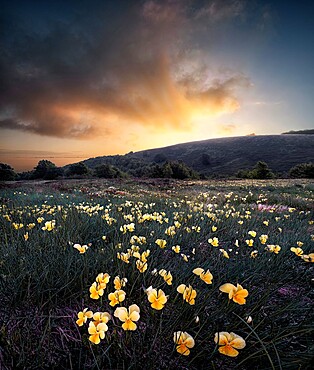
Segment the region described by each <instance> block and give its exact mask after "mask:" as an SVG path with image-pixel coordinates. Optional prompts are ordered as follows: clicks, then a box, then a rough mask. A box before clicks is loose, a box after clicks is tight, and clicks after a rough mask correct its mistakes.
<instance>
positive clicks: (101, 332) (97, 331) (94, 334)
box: [88, 321, 108, 344]
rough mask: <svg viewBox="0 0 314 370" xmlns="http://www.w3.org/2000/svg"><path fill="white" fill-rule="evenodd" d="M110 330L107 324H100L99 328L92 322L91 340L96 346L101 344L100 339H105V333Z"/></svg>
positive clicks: (90, 324) (90, 328)
mask: <svg viewBox="0 0 314 370" xmlns="http://www.w3.org/2000/svg"><path fill="white" fill-rule="evenodd" d="M107 330H108V326H107V324H105V323H100V324H98V325H97V326H96V325H95V324H94V323H93V322H92V321H91V322H90V323H89V327H88V333H89V334H90V336H89V338H88V339H89V340H90V341H91V342H92V343H94V344H99V343H100V339H104V338H105V332H106V331H107Z"/></svg>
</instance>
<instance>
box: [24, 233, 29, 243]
mask: <svg viewBox="0 0 314 370" xmlns="http://www.w3.org/2000/svg"><path fill="white" fill-rule="evenodd" d="M28 238H29V235H28V231H27V232H26V234H24V240H25V241H26V242H27V240H28Z"/></svg>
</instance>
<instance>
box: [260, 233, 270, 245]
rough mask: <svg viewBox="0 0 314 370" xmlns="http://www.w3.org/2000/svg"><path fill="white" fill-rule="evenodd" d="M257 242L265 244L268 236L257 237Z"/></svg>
mask: <svg viewBox="0 0 314 370" xmlns="http://www.w3.org/2000/svg"><path fill="white" fill-rule="evenodd" d="M259 240H260V242H261V243H262V244H266V242H267V240H268V235H261V236H260V237H259Z"/></svg>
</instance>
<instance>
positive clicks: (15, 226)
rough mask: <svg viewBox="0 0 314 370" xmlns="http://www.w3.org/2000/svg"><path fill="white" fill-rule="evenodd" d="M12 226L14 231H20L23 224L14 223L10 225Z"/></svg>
mask: <svg viewBox="0 0 314 370" xmlns="http://www.w3.org/2000/svg"><path fill="white" fill-rule="evenodd" d="M12 226H13V227H14V229H15V230H18V229H22V227H23V226H24V225H23V224H17V223H16V222H13V223H12Z"/></svg>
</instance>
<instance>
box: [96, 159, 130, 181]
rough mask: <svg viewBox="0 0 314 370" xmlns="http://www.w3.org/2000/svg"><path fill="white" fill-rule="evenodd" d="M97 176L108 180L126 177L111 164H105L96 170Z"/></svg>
mask: <svg viewBox="0 0 314 370" xmlns="http://www.w3.org/2000/svg"><path fill="white" fill-rule="evenodd" d="M95 175H96V176H97V177H100V178H106V179H115V178H121V177H124V176H125V175H124V174H123V173H122V172H121V171H120V170H119V169H118V168H115V167H114V166H111V165H110V164H107V163H103V164H101V165H99V166H97V167H96V168H95Z"/></svg>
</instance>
